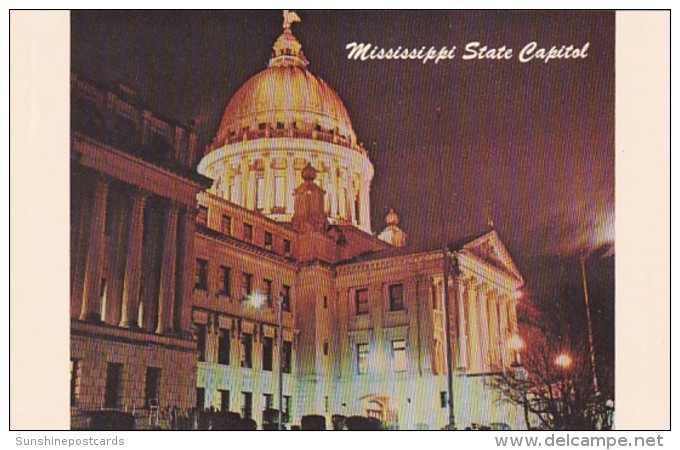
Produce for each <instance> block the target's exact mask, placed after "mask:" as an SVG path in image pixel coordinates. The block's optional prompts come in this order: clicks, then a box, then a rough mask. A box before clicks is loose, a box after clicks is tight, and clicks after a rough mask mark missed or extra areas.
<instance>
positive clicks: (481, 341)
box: [476, 284, 491, 372]
mask: <svg viewBox="0 0 680 450" xmlns="http://www.w3.org/2000/svg"><path fill="white" fill-rule="evenodd" d="M487 302H488V298H487V292H486V287H485V285H479V284H478V285H477V305H476V307H477V321H478V330H479V335H478V337H477V343H478V345H479V353H480V358H481V360H480V364H481V366H480V370H481V371H482V372H487V371H488V370H489V367H490V364H491V358H490V356H491V355H490V353H489V352H490V349H489V326H490V324H489V310H488V308H487V306H486V304H487Z"/></svg>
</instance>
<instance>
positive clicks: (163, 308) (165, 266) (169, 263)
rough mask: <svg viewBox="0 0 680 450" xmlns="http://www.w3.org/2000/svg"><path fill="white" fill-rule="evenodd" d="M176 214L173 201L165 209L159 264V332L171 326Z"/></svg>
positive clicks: (177, 212) (175, 206) (176, 208)
mask: <svg viewBox="0 0 680 450" xmlns="http://www.w3.org/2000/svg"><path fill="white" fill-rule="evenodd" d="M178 214H179V209H178V206H177V204H176V203H174V202H173V203H171V204H170V205H169V206H168V207H167V208H166V209H165V230H164V236H163V262H162V266H161V282H160V286H159V289H158V327H157V328H156V333H159V334H162V333H168V332H172V328H173V327H172V322H173V320H172V319H173V308H174V306H175V267H176V261H175V260H176V258H177V219H178Z"/></svg>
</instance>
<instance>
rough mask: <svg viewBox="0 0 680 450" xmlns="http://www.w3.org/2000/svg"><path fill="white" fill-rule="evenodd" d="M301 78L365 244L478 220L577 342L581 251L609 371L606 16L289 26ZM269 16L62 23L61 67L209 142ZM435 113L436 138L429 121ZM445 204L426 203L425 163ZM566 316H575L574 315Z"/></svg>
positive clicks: (256, 56) (448, 16) (469, 16)
mask: <svg viewBox="0 0 680 450" xmlns="http://www.w3.org/2000/svg"><path fill="white" fill-rule="evenodd" d="M298 13H299V15H300V17H301V18H302V23H297V24H294V25H293V32H294V34H295V35H296V36H297V37H298V39H299V40H300V42H301V43H302V48H303V51H304V52H305V55H306V56H307V59H308V60H309V61H310V66H309V69H310V70H311V71H312V72H313V73H315V74H317V75H319V76H321V77H322V78H323V79H324V80H326V81H327V82H328V83H329V85H330V86H331V87H333V88H334V89H335V90H336V92H338V94H339V95H340V97H341V98H342V99H343V100H344V102H345V105H346V106H347V109H348V111H349V113H350V116H351V117H352V122H353V125H354V129H355V131H356V132H357V136H358V138H359V140H360V141H363V142H364V144H365V146H366V148H367V149H368V150H369V153H370V158H371V161H372V162H373V164H374V165H375V173H376V175H375V178H374V180H373V184H372V190H371V200H372V202H371V204H372V216H373V217H372V218H373V229H374V231H379V230H380V229H382V227H383V219H384V217H385V214H386V212H387V209H388V208H389V207H394V208H395V210H396V211H397V212H398V213H399V215H400V217H401V226H402V228H403V229H404V230H405V231H406V232H407V233H408V234H409V239H410V241H411V243H413V244H415V245H417V246H420V245H432V244H436V243H437V242H438V241H439V223H440V217H441V215H440V212H439V211H440V209H441V204H442V202H443V203H444V209H445V214H446V218H447V221H448V229H447V232H448V235H449V236H451V237H452V239H453V238H460V237H463V236H467V235H470V234H475V233H478V232H479V231H480V230H484V229H485V227H486V224H487V221H488V218H493V220H494V223H495V227H496V229H497V231H498V233H499V234H500V236H501V238H502V239H503V241H504V242H505V243H506V245H507V246H508V248H509V250H510V252H511V254H512V255H513V257H514V259H515V260H516V262H517V263H518V266H519V267H520V269H521V270H522V272H523V273H524V274H525V276H526V278H527V281H528V291H529V292H530V297H531V302H533V303H534V304H536V305H538V306H539V307H541V309H546V307H547V308H551V307H552V306H553V305H555V304H558V305H562V306H561V307H562V308H565V306H564V305H568V306H566V310H567V311H570V313H571V314H572V318H571V319H572V320H571V321H572V322H574V323H575V326H574V328H576V329H579V328H580V329H582V327H579V326H578V324H579V323H580V324H583V322H584V319H583V314H582V312H583V309H582V306H581V307H579V305H580V304H581V303H580V302H582V291H581V290H580V284H579V282H580V281H579V278H578V265H577V261H578V259H577V258H575V257H574V254H575V252H576V251H577V249H578V248H580V247H586V248H587V249H588V250H589V251H590V252H592V253H591V256H590V257H589V259H588V267H589V272H588V274H589V277H590V278H592V279H591V280H589V282H590V284H591V286H592V291H593V292H592V294H591V295H592V297H593V299H592V302H593V314H594V319H595V322H596V336H597V337H598V345H599V346H600V348H599V349H598V350H599V352H600V354H601V356H600V357H601V358H602V359H603V362H604V364H611V362H612V361H613V341H614V339H613V302H614V270H613V267H614V262H613V259H614V258H613V257H612V255H613V220H614V31H615V21H614V13H611V12H604V13H601V12H508V11H503V12H494V11H486V12H483V11H449V12H414V11H408V12H405V11H399V12H396V11H395V12H385V11H368V12H366V11H342V12H340V11H334V12H327V11H323V12H322V11H298ZM281 17H282V15H281V12H280V11H259V12H229V11H222V12H206V11H202V12H178V11H175V12H86V11H81V12H74V13H72V67H73V70H74V71H75V72H78V73H80V74H82V75H84V76H86V77H87V78H90V79H92V80H94V81H98V82H102V83H111V82H114V81H116V80H122V81H124V82H126V83H127V84H129V85H131V86H133V87H135V88H136V89H138V90H139V92H140V93H142V96H143V97H144V98H145V99H146V101H147V103H148V105H149V107H150V108H151V110H152V111H158V112H161V113H163V114H164V115H166V116H169V117H171V118H174V119H177V120H180V121H183V122H187V121H189V120H190V119H195V120H196V121H197V123H198V127H199V132H200V138H201V143H202V144H205V143H207V142H209V141H210V140H211V138H212V137H213V135H214V133H215V131H216V128H217V126H218V124H219V120H220V118H221V116H222V113H223V111H224V108H225V107H226V105H227V103H228V101H229V99H230V98H231V96H232V95H233V94H234V93H235V92H236V90H237V89H238V88H239V87H240V86H241V85H242V84H243V83H244V82H245V81H246V80H247V79H248V78H249V77H251V76H252V75H254V74H256V73H257V72H259V71H261V70H263V69H264V68H265V67H266V63H267V61H268V59H269V56H270V54H271V47H272V44H273V43H274V41H275V40H276V38H277V37H278V35H279V34H280V33H281ZM354 41H356V42H366V43H372V44H374V45H378V46H385V47H396V46H402V47H410V48H413V47H415V48H420V47H421V46H428V47H429V46H430V45H433V46H435V47H442V46H449V47H450V46H452V45H456V46H457V47H458V52H457V58H456V59H454V60H451V61H443V62H440V63H439V64H437V65H435V64H433V63H432V62H429V63H427V64H425V65H424V64H422V62H419V61H384V60H383V61H365V62H361V61H349V60H348V59H347V51H346V50H345V46H346V44H348V43H350V42H354ZM471 41H479V42H481V43H482V45H488V46H490V47H499V46H501V45H506V46H507V47H510V48H513V49H515V52H516V53H517V52H519V50H520V49H521V48H522V47H523V46H524V45H526V44H527V43H529V42H531V41H537V42H538V44H539V46H547V47H550V46H552V45H557V46H560V45H563V44H566V45H568V44H574V45H575V46H578V47H581V46H583V45H584V44H585V43H586V42H590V48H589V52H588V54H589V56H588V58H587V59H584V60H571V61H560V60H554V61H552V62H549V63H547V64H546V63H543V62H540V61H538V62H531V63H527V64H521V63H520V62H519V61H518V60H517V59H516V58H515V59H513V60H510V61H489V60H482V61H463V60H462V59H461V55H462V50H463V47H464V46H465V45H466V44H467V43H468V42H471ZM437 108H441V111H442V117H441V122H442V123H441V126H440V127H438V126H437V125H436V119H435V111H436V109H437ZM440 145H443V148H444V149H445V154H446V156H445V164H444V168H445V170H444V173H445V177H446V179H445V185H446V187H445V192H444V195H443V196H439V195H437V187H438V180H437V170H438V167H439V157H438V154H439V153H438V151H439V148H440ZM579 308H581V309H579Z"/></svg>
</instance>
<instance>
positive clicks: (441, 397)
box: [439, 391, 448, 408]
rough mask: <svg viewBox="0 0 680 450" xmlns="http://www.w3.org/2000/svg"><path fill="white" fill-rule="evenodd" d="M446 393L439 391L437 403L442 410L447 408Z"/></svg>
mask: <svg viewBox="0 0 680 450" xmlns="http://www.w3.org/2000/svg"><path fill="white" fill-rule="evenodd" d="M447 398H448V393H447V392H446V391H441V392H440V393H439V402H440V403H441V407H442V408H446V407H447V406H448V401H447Z"/></svg>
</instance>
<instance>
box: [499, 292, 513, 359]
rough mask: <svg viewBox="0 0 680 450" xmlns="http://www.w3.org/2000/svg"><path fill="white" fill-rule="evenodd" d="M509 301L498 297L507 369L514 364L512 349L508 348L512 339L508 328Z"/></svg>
mask: <svg viewBox="0 0 680 450" xmlns="http://www.w3.org/2000/svg"><path fill="white" fill-rule="evenodd" d="M507 304H508V302H507V299H506V298H505V297H503V296H500V295H499V296H498V314H499V315H498V322H499V325H500V332H499V335H500V348H501V359H502V361H503V367H507V366H509V365H510V364H512V361H513V358H512V355H511V354H510V349H509V348H508V338H509V337H510V333H509V330H510V327H509V326H508V308H507Z"/></svg>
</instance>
